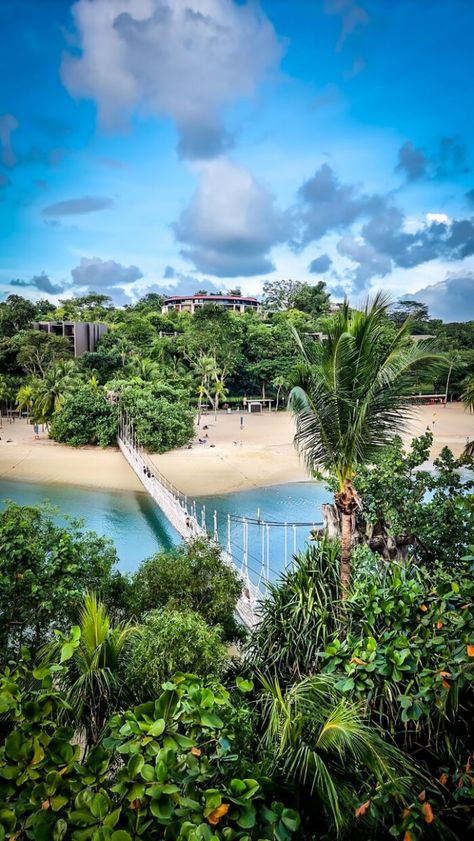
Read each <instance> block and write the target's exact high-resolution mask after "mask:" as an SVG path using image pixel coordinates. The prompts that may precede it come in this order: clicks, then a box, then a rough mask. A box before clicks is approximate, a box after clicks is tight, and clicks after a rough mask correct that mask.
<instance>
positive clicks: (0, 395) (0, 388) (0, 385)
mask: <svg viewBox="0 0 474 841" xmlns="http://www.w3.org/2000/svg"><path fill="white" fill-rule="evenodd" d="M9 394H10V388H9V384H8V381H7V379H6V377H4V376H3V374H0V426H1V425H2V407H3V404H4V403H6V402H7V400H8V397H9Z"/></svg>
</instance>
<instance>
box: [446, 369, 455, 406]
mask: <svg viewBox="0 0 474 841" xmlns="http://www.w3.org/2000/svg"><path fill="white" fill-rule="evenodd" d="M453 365H454V362H451V365H450V366H449V371H448V376H447V379H446V391H445V393H444V405H445V406H446V403H447V402H448V392H449V381H450V379H451V371H452V370H453Z"/></svg>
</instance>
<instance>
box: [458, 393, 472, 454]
mask: <svg viewBox="0 0 474 841" xmlns="http://www.w3.org/2000/svg"><path fill="white" fill-rule="evenodd" d="M461 400H462V402H463V403H464V406H465V407H466V409H468V410H469V411H470V412H474V377H468V378H467V379H466V380H465V381H464V391H463V393H462V395H461ZM464 455H465V456H467V457H468V458H472V456H474V439H473V440H472V441H468V443H467V444H466V446H465V448H464Z"/></svg>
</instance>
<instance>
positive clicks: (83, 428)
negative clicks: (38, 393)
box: [50, 383, 117, 447]
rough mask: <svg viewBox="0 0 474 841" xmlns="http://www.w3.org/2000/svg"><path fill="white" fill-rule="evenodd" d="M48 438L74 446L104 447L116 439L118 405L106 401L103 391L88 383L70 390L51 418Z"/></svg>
mask: <svg viewBox="0 0 474 841" xmlns="http://www.w3.org/2000/svg"><path fill="white" fill-rule="evenodd" d="M50 435H51V438H54V440H55V441H60V442H63V443H66V444H71V445H72V446H74V447H80V446H82V445H84V444H99V445H100V446H101V447H107V446H108V445H109V444H113V443H115V440H116V437H117V406H116V405H111V404H110V403H108V402H107V400H106V396H105V394H104V391H103V389H98V388H94V387H92V386H91V385H89V384H88V383H85V384H84V385H81V386H80V387H79V388H77V389H75V390H74V391H71V392H70V393H69V394H68V395H67V396H66V397H65V398H64V402H63V403H62V405H61V408H60V411H59V412H57V413H56V414H55V415H54V416H53V419H52V422H51V426H50Z"/></svg>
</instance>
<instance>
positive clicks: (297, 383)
mask: <svg viewBox="0 0 474 841" xmlns="http://www.w3.org/2000/svg"><path fill="white" fill-rule="evenodd" d="M388 308H389V301H388V299H387V298H386V297H385V296H384V295H383V294H380V293H379V294H378V295H376V297H375V298H374V300H373V301H372V302H370V301H368V302H367V304H366V306H365V308H364V310H363V311H356V310H352V311H351V310H350V308H349V305H348V303H347V301H346V302H345V303H344V305H343V307H342V309H341V310H340V312H339V313H338V314H337V316H336V317H335V318H334V319H333V321H332V325H331V327H330V330H329V332H328V335H327V338H326V339H325V340H324V341H323V342H322V343H321V344H319V345H314V346H311V347H306V348H305V347H303V344H302V342H301V341H300V350H301V363H300V364H299V366H298V367H297V369H296V370H295V372H294V380H293V385H294V387H293V389H292V391H291V394H290V406H291V408H292V410H293V412H294V415H295V418H296V428H297V431H296V435H295V445H296V446H297V448H298V449H299V451H300V452H301V453H302V455H303V456H304V459H305V461H306V464H307V466H308V469H309V470H310V471H311V472H314V471H315V470H321V469H322V470H325V471H328V472H329V473H330V474H333V475H334V476H335V477H336V479H337V482H338V490H337V492H336V494H335V498H334V501H335V505H336V509H337V514H338V517H339V519H340V523H341V586H342V594H343V597H346V596H347V594H348V590H349V584H350V571H351V568H350V556H351V545H352V537H353V530H354V517H355V513H356V511H357V509H358V508H360V506H361V500H360V498H359V495H358V493H357V490H356V486H355V480H356V477H357V468H358V466H359V465H361V464H367V463H370V462H371V460H372V459H373V457H374V455H375V454H376V453H377V451H378V450H379V448H380V447H382V446H384V445H385V444H387V443H388V442H389V441H390V440H391V439H392V438H393V436H394V435H395V433H396V432H397V431H399V430H400V429H403V428H404V426H405V425H406V422H407V419H408V417H409V415H410V410H411V404H410V402H409V400H407V396H408V395H409V394H410V391H412V390H413V386H414V384H415V381H416V380H415V372H416V370H418V369H419V367H420V366H421V365H423V367H424V371H426V369H427V368H434V367H436V365H438V366H439V364H440V361H441V360H442V359H444V357H442V355H441V354H436V353H435V352H434V349H433V347H432V345H431V344H429V343H425V342H413V341H411V340H410V332H411V326H412V323H411V319H410V318H409V319H407V320H406V321H405V322H404V323H403V324H402V326H401V327H400V329H399V330H398V331H397V332H396V333H395V335H394V337H393V338H392V340H391V342H390V343H389V344H388V345H387V343H386V341H385V339H386V336H385V330H384V325H385V321H386V315H387V310H388Z"/></svg>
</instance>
